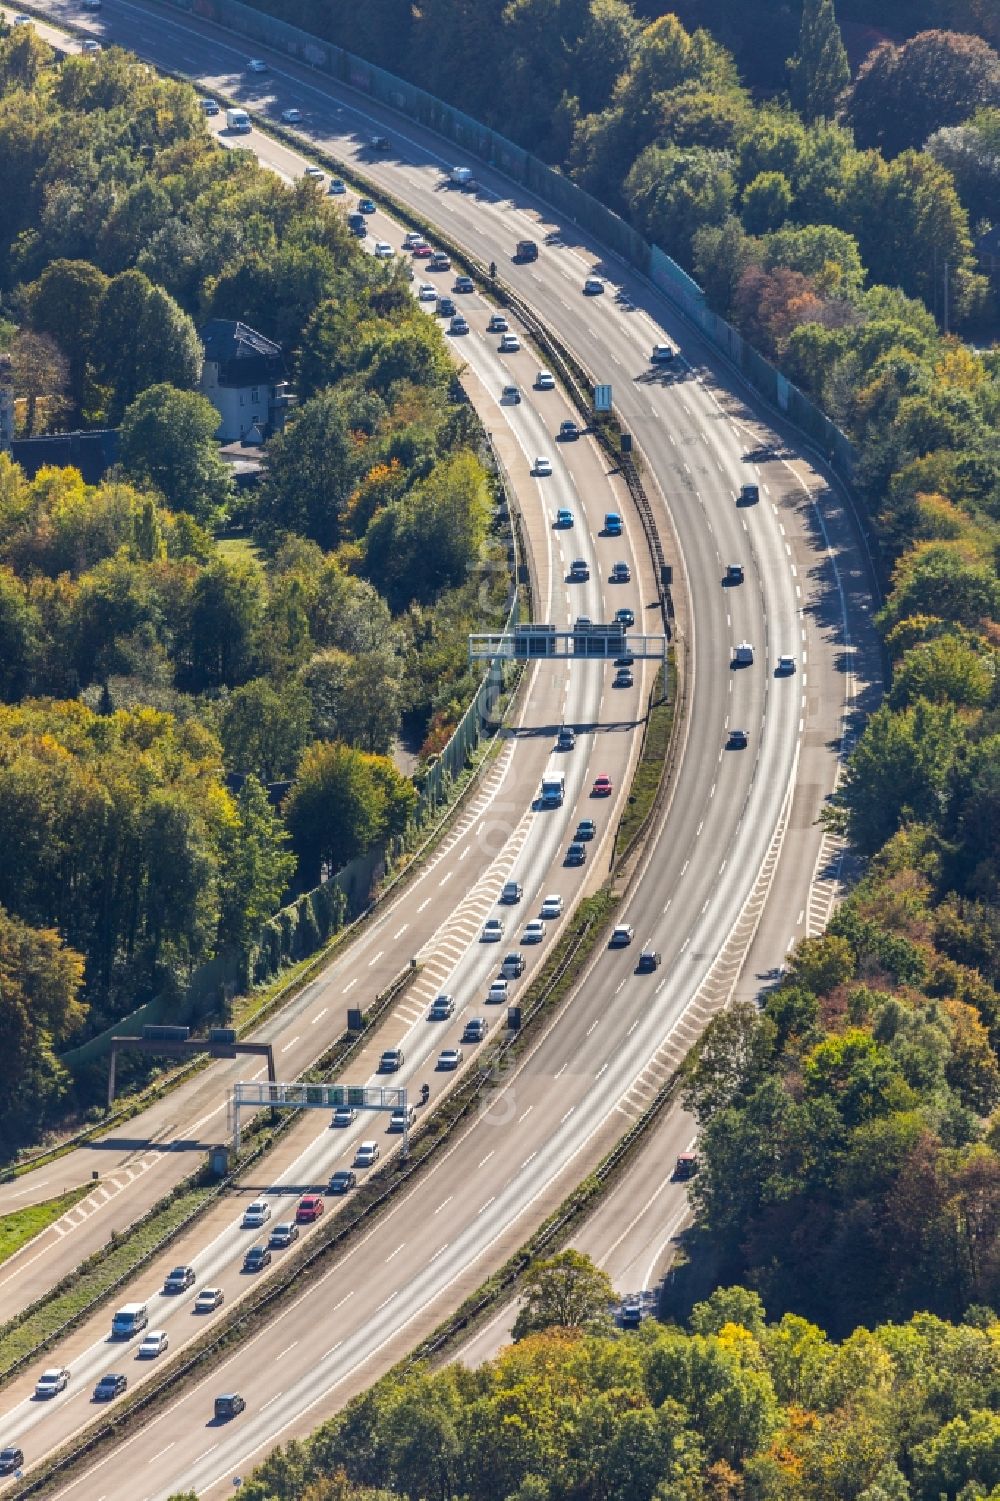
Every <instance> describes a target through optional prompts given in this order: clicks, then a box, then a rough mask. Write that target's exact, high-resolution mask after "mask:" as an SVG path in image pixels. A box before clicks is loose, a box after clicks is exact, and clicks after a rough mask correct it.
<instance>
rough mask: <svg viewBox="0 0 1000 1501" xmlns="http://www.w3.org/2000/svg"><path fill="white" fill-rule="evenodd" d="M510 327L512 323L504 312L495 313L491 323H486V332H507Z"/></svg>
mask: <svg viewBox="0 0 1000 1501" xmlns="http://www.w3.org/2000/svg"><path fill="white" fill-rule="evenodd" d="M509 327H510V324H509V323H508V322H507V319H506V318H505V317H504V315H503V313H493V314H492V316H491V318H490V321H489V323H487V325H486V332H487V333H488V334H505V333H506V332H507V330H508V328H509Z"/></svg>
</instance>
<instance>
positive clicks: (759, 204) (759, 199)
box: [695, 172, 792, 238]
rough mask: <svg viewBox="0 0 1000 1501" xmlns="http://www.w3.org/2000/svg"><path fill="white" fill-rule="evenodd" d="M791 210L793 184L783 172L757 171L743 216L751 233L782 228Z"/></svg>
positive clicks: (747, 192) (745, 192)
mask: <svg viewBox="0 0 1000 1501" xmlns="http://www.w3.org/2000/svg"><path fill="white" fill-rule="evenodd" d="M791 207H792V185H791V183H790V182H789V181H788V178H787V177H786V176H785V175H784V173H783V172H758V174H757V176H756V177H755V178H754V180H753V182H750V183H748V184H747V186H746V187H745V188H744V189H743V202H742V214H743V223H744V224H745V226H746V229H747V233H748V234H752V235H760V234H766V233H767V231H768V230H770V229H780V227H781V225H782V224H784V222H785V220H786V219H787V218H788V216H789V213H790V211H791ZM695 238H697V235H696V236H695Z"/></svg>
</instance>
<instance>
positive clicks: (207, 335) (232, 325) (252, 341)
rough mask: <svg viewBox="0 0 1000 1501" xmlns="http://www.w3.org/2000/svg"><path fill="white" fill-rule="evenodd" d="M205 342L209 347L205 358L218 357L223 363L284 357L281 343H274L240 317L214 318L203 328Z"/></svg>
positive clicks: (220, 362) (202, 336) (216, 358)
mask: <svg viewBox="0 0 1000 1501" xmlns="http://www.w3.org/2000/svg"><path fill="white" fill-rule="evenodd" d="M201 342H202V343H203V344H204V346H205V358H206V359H207V360H216V361H217V362H218V363H219V364H220V365H223V364H228V363H229V361H230V360H256V359H260V358H261V357H263V358H264V359H273V358H275V357H277V358H278V359H280V358H281V346H280V344H274V343H272V341H271V340H270V339H266V338H265V337H264V335H263V334H259V333H258V332H257V330H256V329H255V328H249V327H248V326H247V324H245V323H240V322H239V320H238V319H236V318H210V319H209V320H208V322H207V323H206V324H205V326H204V327H203V328H202V330H201Z"/></svg>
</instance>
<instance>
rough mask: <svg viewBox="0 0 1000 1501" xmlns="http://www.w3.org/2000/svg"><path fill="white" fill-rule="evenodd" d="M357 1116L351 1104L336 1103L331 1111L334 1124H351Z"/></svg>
mask: <svg viewBox="0 0 1000 1501" xmlns="http://www.w3.org/2000/svg"><path fill="white" fill-rule="evenodd" d="M357 1118H358V1112H357V1111H356V1110H355V1109H354V1106H353V1105H338V1106H337V1108H336V1110H335V1111H334V1112H333V1121H332V1124H333V1125H334V1126H353V1125H354V1122H355V1121H356V1120H357Z"/></svg>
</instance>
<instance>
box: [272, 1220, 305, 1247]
mask: <svg viewBox="0 0 1000 1501" xmlns="http://www.w3.org/2000/svg"><path fill="white" fill-rule="evenodd" d="M298 1238H299V1227H298V1225H295V1224H293V1223H292V1221H291V1220H282V1222H281V1224H280V1225H274V1226H273V1227H272V1229H271V1238H270V1240H269V1241H268V1245H269V1246H270V1247H271V1250H272V1251H283V1250H284V1249H285V1247H286V1246H290V1245H291V1244H292V1241H293V1240H298Z"/></svg>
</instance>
